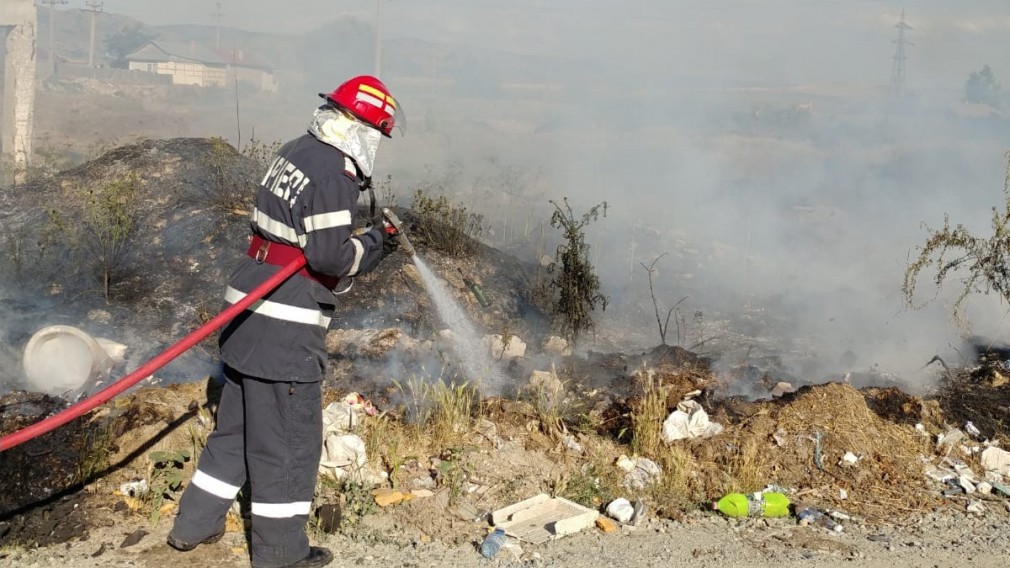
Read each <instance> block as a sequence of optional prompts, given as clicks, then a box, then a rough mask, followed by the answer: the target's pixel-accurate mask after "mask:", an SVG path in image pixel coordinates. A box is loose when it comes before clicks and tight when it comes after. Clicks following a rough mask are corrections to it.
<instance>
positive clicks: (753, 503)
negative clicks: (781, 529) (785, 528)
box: [712, 491, 789, 518]
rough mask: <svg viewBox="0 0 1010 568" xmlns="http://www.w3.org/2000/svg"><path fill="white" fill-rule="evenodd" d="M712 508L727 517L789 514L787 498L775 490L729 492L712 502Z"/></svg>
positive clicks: (773, 516)
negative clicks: (749, 493) (746, 493)
mask: <svg viewBox="0 0 1010 568" xmlns="http://www.w3.org/2000/svg"><path fill="white" fill-rule="evenodd" d="M712 505H713V508H714V509H716V510H718V511H719V512H721V513H722V514H724V515H726V516H727V517H734V518H741V517H768V518H779V517H788V516H789V498H788V497H786V496H785V495H783V494H782V493H778V492H775V491H764V492H762V493H759V494H755V495H744V494H743V493H729V494H727V495H725V496H723V498H722V499H719V500H718V501H716V502H715V503H713V504H712Z"/></svg>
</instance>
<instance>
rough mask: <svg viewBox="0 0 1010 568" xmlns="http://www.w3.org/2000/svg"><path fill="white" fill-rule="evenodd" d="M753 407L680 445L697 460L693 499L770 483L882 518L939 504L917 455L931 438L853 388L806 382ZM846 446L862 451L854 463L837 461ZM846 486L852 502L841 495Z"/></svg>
mask: <svg viewBox="0 0 1010 568" xmlns="http://www.w3.org/2000/svg"><path fill="white" fill-rule="evenodd" d="M756 406H757V408H758V411H757V412H756V413H755V414H753V415H752V416H750V417H749V418H747V419H745V420H743V421H741V422H739V423H737V424H724V425H725V426H726V430H725V431H724V432H723V433H722V434H720V435H719V436H717V437H715V438H711V439H708V440H692V441H688V442H680V443H679V444H681V445H682V447H684V448H687V449H689V450H690V452H691V454H692V455H693V456H694V458H695V464H696V468H697V473H698V475H696V476H694V477H692V478H691V484H690V494H691V495H692V497H694V498H696V499H697V498H704V499H711V498H716V497H718V496H720V495H722V494H724V493H726V492H729V491H755V490H758V489H762V488H764V487H765V486H767V485H770V484H773V485H778V486H782V487H786V488H789V489H793V490H796V491H803V492H805V494H806V495H807V498H808V499H809V500H812V501H815V502H817V503H819V504H821V505H822V506H836V507H839V508H842V509H845V510H847V511H849V512H852V513H856V514H859V515H863V516H866V517H869V518H878V519H879V518H884V517H893V516H894V515H895V514H897V513H901V512H914V511H919V510H922V509H924V508H926V507H929V506H932V505H933V504H935V496H934V493H932V492H930V491H929V490H928V488H927V487H926V479H925V477H924V476H923V473H922V472H923V468H922V463H921V461H920V458H919V456H920V455H931V454H932V447H931V445H930V443H929V440H928V439H927V438H925V437H923V436H921V435H920V434H918V433H917V432H916V431H915V430H914V428H913V427H912V426H910V425H907V424H894V423H891V422H888V421H886V420H884V419H882V418H881V417H879V416H878V415H876V414H875V413H874V412H873V411H871V410H870V409H869V407H867V404H866V400H865V398H864V396H863V394H862V393H860V392H859V391H858V390H856V389H854V388H852V387H851V386H849V385H845V384H839V383H829V384H826V385H819V386H815V387H809V388H805V389H803V390H801V391H800V393H799V394H797V395H796V396H795V398H792V399H790V400H789V401H772V402H763V403H758V404H757V405H756ZM818 434H820V438H821V441H820V468H818V466H817V464H816V463H815V454H816V453H817V452H816V448H817V442H816V440H817V437H818ZM846 452H852V453H854V454H856V455H857V456H859V457H860V461H859V463H858V464H857V465H856V466H853V467H844V466H841V465H839V460H840V459H841V457H842V456H843V455H844V454H845V453H846ZM841 489H844V490H846V491H847V493H848V496H849V497H848V499H847V500H844V501H843V500H841V499H840V494H839V490H841Z"/></svg>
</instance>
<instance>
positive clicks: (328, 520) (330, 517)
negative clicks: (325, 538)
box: [316, 503, 344, 534]
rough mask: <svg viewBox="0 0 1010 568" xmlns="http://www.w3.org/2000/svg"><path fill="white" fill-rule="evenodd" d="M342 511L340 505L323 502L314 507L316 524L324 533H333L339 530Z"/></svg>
mask: <svg viewBox="0 0 1010 568" xmlns="http://www.w3.org/2000/svg"><path fill="white" fill-rule="evenodd" d="M343 516H344V512H343V510H342V509H341V508H340V505H336V504H333V503H324V504H322V505H320V506H319V507H318V508H316V520H317V526H318V527H319V529H320V530H322V531H323V532H324V533H326V534H335V533H336V532H337V531H339V530H340V522H341V521H342V520H343Z"/></svg>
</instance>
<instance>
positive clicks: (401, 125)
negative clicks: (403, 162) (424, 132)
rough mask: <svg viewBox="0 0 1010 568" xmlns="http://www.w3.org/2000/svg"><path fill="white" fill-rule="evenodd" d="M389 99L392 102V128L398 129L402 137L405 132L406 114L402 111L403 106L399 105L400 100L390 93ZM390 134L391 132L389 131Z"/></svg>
mask: <svg viewBox="0 0 1010 568" xmlns="http://www.w3.org/2000/svg"><path fill="white" fill-rule="evenodd" d="M389 100H391V101H392V102H393V108H394V109H395V110H394V111H393V128H395V129H397V130H399V131H400V137H403V135H404V134H406V133H407V114H406V113H405V112H403V106H401V105H400V101H398V100H396V99H394V98H393V96H392V95H390V96H389ZM390 134H392V132H390Z"/></svg>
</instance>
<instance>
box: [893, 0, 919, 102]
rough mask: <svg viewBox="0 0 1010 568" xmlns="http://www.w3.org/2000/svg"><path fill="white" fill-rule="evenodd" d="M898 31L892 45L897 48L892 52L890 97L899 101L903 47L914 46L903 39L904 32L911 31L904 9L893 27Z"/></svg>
mask: <svg viewBox="0 0 1010 568" xmlns="http://www.w3.org/2000/svg"><path fill="white" fill-rule="evenodd" d="M894 27H895V28H897V29H898V39H895V40H893V42H892V43H894V44H896V45H897V47H896V48H895V50H894V58H893V59H894V65H893V66H892V68H891V96H892V97H894V98H896V99H900V98H902V97H903V96H904V95H905V59H907V56H906V54H905V46H909V45H915V44H914V43H912V42H910V41H908V40H907V39H906V38H905V30H913V29H915V28H913V27H912V26H910V25H908V22H906V21H905V9H904V8H902V10H901V19H900V20H899V21H898V23H897V24H895V26H894Z"/></svg>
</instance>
